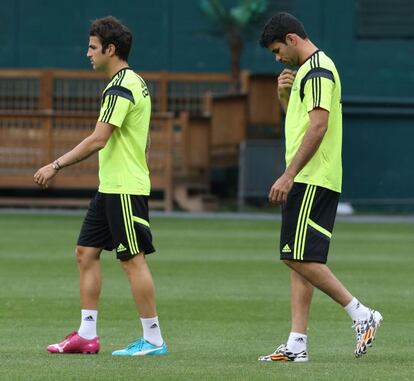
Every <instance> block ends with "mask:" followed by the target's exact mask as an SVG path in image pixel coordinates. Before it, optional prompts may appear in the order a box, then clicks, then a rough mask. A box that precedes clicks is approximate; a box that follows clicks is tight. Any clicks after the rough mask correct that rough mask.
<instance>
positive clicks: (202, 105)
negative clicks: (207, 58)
mask: <svg viewBox="0 0 414 381" xmlns="http://www.w3.org/2000/svg"><path fill="white" fill-rule="evenodd" d="M140 74H141V75H142V77H143V78H144V79H145V81H146V82H147V85H148V87H149V88H150V93H151V98H152V104H153V117H152V121H151V137H152V147H151V151H150V162H149V166H150V171H151V180H152V189H153V190H155V191H157V190H160V191H161V193H162V194H163V198H162V202H161V206H162V207H163V208H164V209H167V210H171V209H172V204H173V198H174V197H175V201H177V202H178V203H179V204H180V206H181V207H182V208H186V201H188V200H186V195H189V194H194V191H195V192H196V193H197V192H204V193H206V192H208V190H209V183H210V181H209V180H210V173H211V167H212V166H216V167H217V166H234V165H237V163H238V150H239V145H240V143H241V142H242V141H243V140H245V139H247V138H263V137H266V136H268V137H272V138H274V137H275V136H277V135H278V134H279V132H280V119H281V117H280V106H279V103H278V101H277V93H276V88H275V83H276V78H274V77H273V76H264V75H250V74H248V73H244V74H243V78H242V79H243V80H242V83H243V93H242V94H229V93H228V90H229V87H230V76H229V75H226V74H209V73H204V74H203V73H197V74H194V73H168V72H158V73H140ZM107 82H108V79H106V78H104V77H103V76H102V74H99V73H96V72H93V71H82V70H0V188H30V187H33V182H32V178H31V176H32V175H33V173H34V171H35V170H36V169H37V168H39V167H40V166H42V165H44V164H45V163H48V162H50V161H52V160H53V159H55V158H56V157H58V156H60V155H62V154H63V153H64V152H66V151H68V150H69V149H71V148H73V147H74V146H75V145H76V144H77V143H78V142H79V141H80V140H81V139H82V138H84V137H86V136H87V135H88V134H90V133H91V131H92V129H93V128H94V126H95V122H96V118H97V116H98V112H99V104H100V96H101V93H102V90H103V89H104V87H105V86H106V84H107ZM263 131H267V132H263ZM269 131H270V132H269ZM96 186H97V157H93V158H90V159H88V160H86V161H84V162H82V163H79V164H78V165H76V166H73V167H70V168H65V170H64V171H62V173H61V174H59V176H57V177H56V180H55V181H54V183H53V187H54V188H60V189H70V188H72V189H74V188H76V189H82V188H83V189H92V188H96ZM0 201H1V200H0ZM188 205H190V204H188Z"/></svg>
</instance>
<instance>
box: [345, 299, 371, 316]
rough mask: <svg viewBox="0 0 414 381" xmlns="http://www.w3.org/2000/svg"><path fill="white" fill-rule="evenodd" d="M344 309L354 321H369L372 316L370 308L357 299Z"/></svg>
mask: <svg viewBox="0 0 414 381" xmlns="http://www.w3.org/2000/svg"><path fill="white" fill-rule="evenodd" d="M344 309H345V311H346V312H348V315H349V316H350V317H351V319H352V320H353V321H357V320H359V319H368V318H369V316H370V312H369V308H368V307H366V306H364V305H363V304H362V303H360V302H359V301H358V299H357V298H352V300H351V301H350V302H349V303H348V304H347V305H346V306H345V307H344Z"/></svg>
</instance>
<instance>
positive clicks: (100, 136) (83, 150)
mask: <svg viewBox="0 0 414 381" xmlns="http://www.w3.org/2000/svg"><path fill="white" fill-rule="evenodd" d="M115 128H116V127H114V126H113V125H111V124H108V123H103V122H100V121H98V122H97V123H96V126H95V130H94V131H93V133H92V134H91V135H89V136H88V137H86V138H85V139H84V140H82V141H81V142H80V143H79V144H78V145H77V146H76V147H74V148H73V149H72V150H70V151H69V152H67V153H65V154H64V155H63V156H61V157H59V158H58V159H57V160H55V161H54V162H53V163H50V164H47V165H45V166H44V167H42V168H40V169H39V170H38V171H37V172H36V173H35V175H34V181H35V183H37V184H38V185H39V186H40V187H42V188H47V186H48V183H49V182H50V180H51V179H52V178H53V177H54V176H56V174H57V173H58V171H59V170H60V169H61V168H64V167H68V166H70V165H73V164H76V163H79V162H80V161H82V160H85V159H87V158H88V157H89V156H91V155H93V154H94V153H95V152H98V151H99V150H101V149H102V148H104V147H105V145H106V143H107V141H108V140H109V138H110V137H111V134H112V132H113V130H114V129H115Z"/></svg>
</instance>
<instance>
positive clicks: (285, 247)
mask: <svg viewBox="0 0 414 381" xmlns="http://www.w3.org/2000/svg"><path fill="white" fill-rule="evenodd" d="M291 252H292V250H291V249H290V247H289V245H288V244H286V245H285V246H283V249H282V253H291Z"/></svg>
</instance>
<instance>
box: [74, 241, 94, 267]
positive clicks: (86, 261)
mask: <svg viewBox="0 0 414 381" xmlns="http://www.w3.org/2000/svg"><path fill="white" fill-rule="evenodd" d="M75 256H76V261H77V262H78V265H79V266H81V267H82V266H83V267H85V266H86V267H87V266H89V265H90V264H91V263H92V262H94V261H96V260H97V259H99V253H95V252H91V251H90V248H87V247H84V246H76V248H75Z"/></svg>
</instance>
